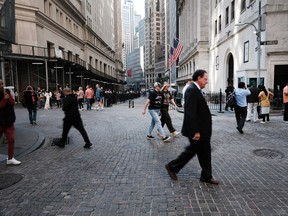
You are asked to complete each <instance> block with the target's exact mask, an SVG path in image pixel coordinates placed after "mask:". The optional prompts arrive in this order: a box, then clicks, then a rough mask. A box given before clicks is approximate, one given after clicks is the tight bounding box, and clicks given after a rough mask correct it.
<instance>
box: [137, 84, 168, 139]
mask: <svg viewBox="0 0 288 216" xmlns="http://www.w3.org/2000/svg"><path fill="white" fill-rule="evenodd" d="M160 90H161V84H160V83H158V82H155V83H154V90H153V91H152V92H150V94H149V97H148V99H147V101H146V103H145V105H144V111H143V112H142V114H143V115H145V113H146V110H147V108H148V111H149V114H150V115H151V118H152V119H151V124H150V126H149V129H148V135H147V139H149V140H151V139H155V137H154V136H152V131H153V129H154V127H156V129H157V130H158V132H159V135H160V136H161V137H162V139H163V141H164V142H168V141H169V140H170V139H171V137H170V136H166V135H165V133H164V130H163V127H162V126H161V121H160V117H159V114H160V109H161V107H162V104H163V100H164V97H163V94H162V92H161V91H160Z"/></svg>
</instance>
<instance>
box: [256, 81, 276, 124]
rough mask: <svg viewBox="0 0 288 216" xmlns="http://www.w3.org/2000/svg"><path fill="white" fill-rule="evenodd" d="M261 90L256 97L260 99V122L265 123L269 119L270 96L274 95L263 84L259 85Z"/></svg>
mask: <svg viewBox="0 0 288 216" xmlns="http://www.w3.org/2000/svg"><path fill="white" fill-rule="evenodd" d="M260 90H261V92H260V93H259V95H258V97H259V100H260V106H261V112H260V113H261V116H262V118H263V120H262V121H261V122H260V123H267V122H269V121H270V117H269V113H270V98H272V97H273V96H274V94H273V93H272V92H271V91H268V90H267V89H266V88H265V86H262V87H261V89H260Z"/></svg>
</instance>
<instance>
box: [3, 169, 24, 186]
mask: <svg viewBox="0 0 288 216" xmlns="http://www.w3.org/2000/svg"><path fill="white" fill-rule="evenodd" d="M22 179H23V176H22V175H21V174H15V173H5V174H0V190H3V189H5V188H8V187H10V186H12V185H14V184H16V183H17V182H19V181H21V180H22Z"/></svg>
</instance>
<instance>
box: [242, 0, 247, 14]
mask: <svg viewBox="0 0 288 216" xmlns="http://www.w3.org/2000/svg"><path fill="white" fill-rule="evenodd" d="M245 9H246V0H241V13H242V12H243V11H245Z"/></svg>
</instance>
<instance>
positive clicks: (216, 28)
mask: <svg viewBox="0 0 288 216" xmlns="http://www.w3.org/2000/svg"><path fill="white" fill-rule="evenodd" d="M216 35H217V20H215V36H216Z"/></svg>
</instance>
